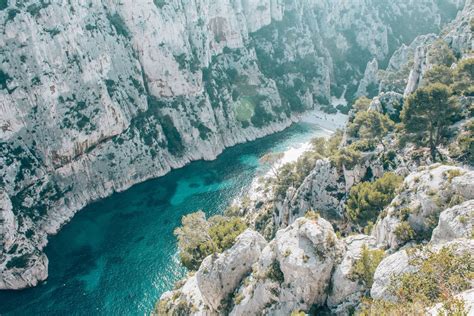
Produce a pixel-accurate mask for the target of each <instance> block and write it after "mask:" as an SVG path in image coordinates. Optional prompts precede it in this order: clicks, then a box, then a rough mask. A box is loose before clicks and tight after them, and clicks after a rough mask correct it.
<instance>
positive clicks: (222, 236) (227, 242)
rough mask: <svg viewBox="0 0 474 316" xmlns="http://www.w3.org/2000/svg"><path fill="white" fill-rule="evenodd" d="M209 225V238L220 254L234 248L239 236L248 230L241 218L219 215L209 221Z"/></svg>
mask: <svg viewBox="0 0 474 316" xmlns="http://www.w3.org/2000/svg"><path fill="white" fill-rule="evenodd" d="M209 224H210V228H209V236H210V237H211V240H212V241H213V243H214V245H215V246H216V249H217V251H218V252H223V251H224V250H226V249H229V248H230V247H232V246H233V245H234V243H235V239H236V238H237V236H239V235H240V234H241V233H242V232H243V231H244V230H245V229H246V228H247V225H246V224H245V223H244V222H243V221H242V219H241V218H240V217H225V216H220V215H217V216H213V217H211V218H210V219H209Z"/></svg>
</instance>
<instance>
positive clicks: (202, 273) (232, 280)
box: [196, 230, 266, 311]
mask: <svg viewBox="0 0 474 316" xmlns="http://www.w3.org/2000/svg"><path fill="white" fill-rule="evenodd" d="M265 246H266V241H265V239H264V238H263V237H262V236H261V235H260V234H259V233H257V232H255V231H252V230H246V231H245V232H243V233H242V234H241V235H240V236H239V237H238V238H237V240H236V242H235V244H234V245H233V246H232V248H230V249H228V250H226V251H224V252H223V253H222V254H219V255H211V256H208V257H207V258H206V259H204V261H203V262H202V264H201V267H200V268H199V270H198V272H197V273H196V281H197V286H198V287H199V291H200V292H201V295H202V299H203V301H204V303H205V304H206V305H208V306H209V307H210V308H211V310H214V311H217V310H219V308H220V307H221V303H222V301H223V300H225V299H226V298H227V297H228V296H229V294H231V293H233V292H234V290H235V289H236V288H237V287H238V285H239V283H240V281H241V280H242V279H243V277H244V276H245V275H246V274H247V273H249V272H250V271H251V269H252V265H253V264H254V263H255V262H256V261H257V260H258V258H259V256H260V253H261V251H262V249H263V248H264V247H265Z"/></svg>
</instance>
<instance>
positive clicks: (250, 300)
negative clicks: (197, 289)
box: [231, 218, 343, 315]
mask: <svg viewBox="0 0 474 316" xmlns="http://www.w3.org/2000/svg"><path fill="white" fill-rule="evenodd" d="M342 251H343V247H342V243H341V242H340V241H339V240H338V239H337V237H336V235H335V234H334V231H333V229H332V226H331V224H330V223H329V222H327V221H326V220H324V219H322V218H319V219H307V218H300V219H298V220H297V221H296V222H295V223H293V224H292V225H290V226H288V227H287V228H286V229H283V230H280V231H278V233H277V235H276V237H275V239H274V240H273V241H272V242H271V243H269V244H268V246H267V247H266V248H265V249H264V250H263V252H262V255H261V257H260V259H259V261H258V262H257V263H256V265H255V267H254V270H253V272H252V274H251V275H250V276H249V277H248V279H246V280H245V281H244V285H243V286H242V287H241V288H240V289H239V290H238V292H237V294H236V295H237V297H239V300H238V302H237V303H236V304H235V306H234V307H233V309H232V312H231V315H258V314H260V313H263V314H267V313H268V314H278V315H280V314H281V315H286V314H290V313H291V312H292V311H294V310H307V309H309V307H311V306H312V305H313V304H316V305H320V304H323V303H324V302H325V300H326V297H327V294H326V293H327V288H328V286H329V283H330V278H331V273H332V270H333V267H334V266H335V264H336V263H337V262H338V261H339V260H340V257H341V255H342Z"/></svg>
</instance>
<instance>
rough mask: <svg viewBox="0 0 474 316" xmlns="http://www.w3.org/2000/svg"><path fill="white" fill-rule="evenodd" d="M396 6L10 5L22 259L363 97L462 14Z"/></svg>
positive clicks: (5, 176) (8, 48)
mask: <svg viewBox="0 0 474 316" xmlns="http://www.w3.org/2000/svg"><path fill="white" fill-rule="evenodd" d="M386 2H387V3H385V2H383V4H381V2H380V1H366V0H360V1H352V2H347V1H329V0H315V1H303V2H283V1H277V0H259V1H251V2H249V1H219V2H215V1H207V0H199V1H195V2H192V3H189V2H187V1H181V0H173V1H166V2H163V1H139V2H137V1H130V0H127V1H121V2H120V3H108V2H107V3H105V4H104V3H103V2H101V1H84V2H71V3H68V4H67V5H61V4H59V3H54V2H48V1H39V0H29V1H26V2H25V1H24V2H19V1H9V2H8V3H7V4H6V5H5V7H2V8H1V9H0V25H1V30H0V32H2V35H3V36H1V39H0V43H1V46H2V53H3V55H4V56H5V58H4V59H3V62H2V64H1V66H0V67H1V70H0V127H1V128H0V141H1V143H0V153H1V154H0V164H1V165H2V166H4V167H3V168H1V169H0V181H1V182H0V186H1V187H2V188H3V189H4V192H5V193H6V194H7V196H8V198H9V199H10V200H11V201H12V206H13V209H14V214H15V217H17V223H19V224H18V227H17V229H16V232H14V235H16V239H15V240H16V241H15V242H16V243H21V247H18V248H17V249H20V248H28V249H29V251H28V253H36V251H37V250H41V249H42V248H43V247H44V246H45V245H46V243H47V235H48V234H54V233H56V232H57V231H58V229H60V227H61V226H62V225H64V224H65V223H66V222H67V221H69V220H70V219H71V217H72V216H73V215H74V213H75V212H76V211H77V210H79V209H81V208H82V207H84V206H85V205H86V204H88V203H90V202H91V201H93V200H97V199H99V198H103V197H105V196H108V195H110V194H111V193H113V192H114V191H121V190H125V189H127V188H129V187H130V186H131V185H133V184H135V183H138V182H141V181H144V180H146V179H149V178H152V177H157V176H161V175H163V174H165V173H167V172H168V171H169V170H170V169H172V168H178V167H181V166H183V165H184V164H186V163H188V162H189V161H192V160H196V159H213V158H215V157H216V155H218V154H219V153H220V152H221V151H222V150H223V149H224V148H226V147H228V146H232V145H234V144H236V143H240V142H245V141H249V140H253V139H255V138H257V137H261V136H264V135H267V134H269V133H273V132H275V131H278V130H281V129H283V128H285V127H287V126H288V125H290V124H291V123H292V122H293V121H294V120H296V119H297V117H298V114H299V113H301V112H303V111H305V110H308V109H311V108H313V107H314V106H318V105H320V104H325V103H327V100H328V99H329V98H330V95H331V91H330V89H331V86H333V87H336V86H341V85H342V84H346V85H348V87H349V88H348V90H349V93H348V94H347V95H348V96H350V97H352V96H353V95H354V94H355V90H356V82H357V79H359V78H360V77H362V73H363V71H364V67H365V66H366V64H367V62H368V61H369V60H372V59H373V58H376V59H377V60H378V61H381V60H384V59H386V58H387V57H388V56H389V55H390V54H391V53H392V51H393V50H394V49H395V48H396V47H397V46H398V45H399V44H401V43H408V42H410V41H411V40H412V39H413V38H414V37H415V36H416V35H419V34H422V33H427V32H437V31H438V30H439V29H440V27H441V25H442V24H443V23H445V22H447V21H449V20H450V19H451V18H452V16H447V15H446V14H444V10H441V8H440V7H438V5H437V4H436V1H431V0H430V1H427V2H426V3H419V2H413V3H411V4H410V5H408V6H406V5H402V4H398V3H393V2H390V1H386ZM462 2H463V1H461V2H458V3H457V5H456V6H453V5H452V4H450V5H451V6H453V8H454V10H453V12H455V11H456V9H458V8H460V7H461V6H462V5H463V3H462ZM415 15H416V16H419V17H421V18H420V19H417V20H415V19H412V18H410V17H411V16H415ZM361 17H363V18H361ZM401 21H405V22H404V23H403V24H404V25H405V27H406V28H407V29H411V30H414V32H413V33H410V34H406V33H405V32H404V31H403V30H400V29H399V28H398V25H400V22H401ZM295 34H297V36H295ZM99 48H100V49H99ZM353 56H362V57H361V58H360V60H359V59H353V58H351V57H353ZM20 218H21V220H20ZM26 232H28V234H27V235H26ZM18 251H19V250H17V251H16V252H15V253H13V254H12V255H13V256H16V255H20V253H19V252H18ZM2 258H5V256H3V257H2ZM2 264H5V262H2Z"/></svg>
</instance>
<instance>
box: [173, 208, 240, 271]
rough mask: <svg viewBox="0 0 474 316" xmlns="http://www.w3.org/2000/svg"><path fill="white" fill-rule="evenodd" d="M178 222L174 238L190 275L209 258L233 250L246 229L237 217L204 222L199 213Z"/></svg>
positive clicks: (212, 218)
mask: <svg viewBox="0 0 474 316" xmlns="http://www.w3.org/2000/svg"><path fill="white" fill-rule="evenodd" d="M181 222H182V226H181V227H178V228H177V229H176V230H175V232H174V234H175V235H176V236H177V238H178V247H179V256H180V260H181V263H182V264H183V266H185V267H186V268H187V269H189V270H191V271H194V270H197V269H199V266H200V265H201V263H202V261H203V260H204V259H205V258H206V257H207V256H209V255H210V254H213V253H215V252H222V251H224V250H226V249H228V248H230V247H232V246H233V245H234V243H235V239H236V238H237V236H238V235H240V233H242V232H243V231H244V230H245V229H246V228H247V227H246V225H245V223H244V222H243V221H242V220H241V219H240V218H238V217H225V216H214V217H211V218H209V220H208V221H206V216H205V214H204V213H203V212H202V211H199V212H195V213H192V214H189V215H186V216H183V218H182V220H181Z"/></svg>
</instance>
